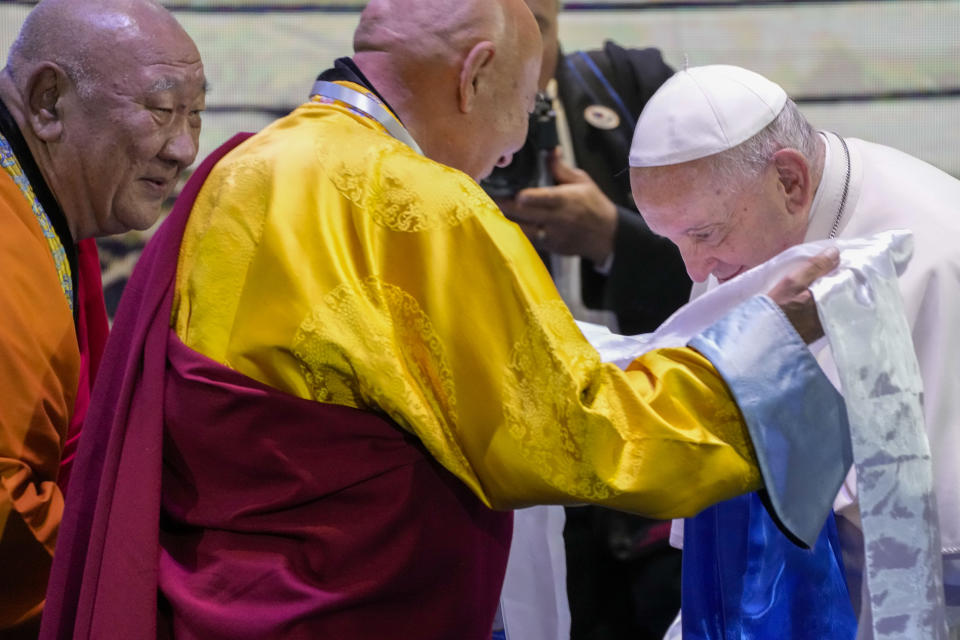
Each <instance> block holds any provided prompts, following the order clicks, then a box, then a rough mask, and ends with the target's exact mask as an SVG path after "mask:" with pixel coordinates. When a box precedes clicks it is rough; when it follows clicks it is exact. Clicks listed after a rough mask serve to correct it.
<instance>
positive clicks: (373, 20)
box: [353, 0, 507, 63]
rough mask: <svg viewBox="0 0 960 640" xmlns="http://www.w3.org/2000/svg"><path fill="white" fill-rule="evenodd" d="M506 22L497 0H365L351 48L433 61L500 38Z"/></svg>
mask: <svg viewBox="0 0 960 640" xmlns="http://www.w3.org/2000/svg"><path fill="white" fill-rule="evenodd" d="M506 28H507V24H506V10H505V7H504V2H501V1H500V0H485V1H484V0H481V1H479V2H478V1H470V0H468V1H464V0H427V1H425V0H370V2H369V3H368V4H367V7H366V8H365V9H364V10H363V13H362V14H361V16H360V24H359V26H358V27H357V30H356V32H355V33H354V39H353V46H354V51H355V52H356V53H364V52H388V53H396V54H401V53H402V54H404V55H406V56H411V57H409V58H408V60H409V61H410V62H412V63H423V62H427V63H431V62H433V63H436V62H437V61H440V60H443V59H445V58H451V57H457V56H460V55H462V54H463V52H465V51H467V50H469V49H470V47H472V46H473V45H474V44H476V43H477V42H480V41H482V40H489V41H492V42H501V41H502V40H503V39H504V36H505V34H506Z"/></svg>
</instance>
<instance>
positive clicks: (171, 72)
mask: <svg viewBox="0 0 960 640" xmlns="http://www.w3.org/2000/svg"><path fill="white" fill-rule="evenodd" d="M98 71H100V73H98V74H96V76H95V77H93V78H92V79H91V82H90V83H89V84H90V87H89V88H88V89H87V90H86V91H83V92H81V94H79V95H77V96H75V98H76V104H77V107H76V109H75V110H73V111H72V112H70V113H69V114H68V115H65V116H64V134H65V135H64V144H63V145H62V150H61V153H62V154H67V155H68V157H67V158H65V159H63V158H61V160H64V161H65V162H68V163H70V162H72V163H73V165H74V168H73V171H74V174H75V178H74V185H73V188H72V189H71V192H72V193H73V194H74V196H75V197H77V198H78V199H80V200H82V201H85V202H87V203H88V205H87V206H89V207H91V209H92V213H91V214H90V215H92V216H93V217H94V218H95V225H96V233H97V234H108V233H119V232H122V231H126V230H128V229H145V228H147V227H149V226H150V225H152V224H153V223H154V222H156V220H157V218H158V217H159V215H160V211H161V205H162V204H163V202H164V200H165V199H166V198H167V197H168V196H170V194H171V192H172V191H173V189H174V187H175V185H176V181H177V178H178V177H179V175H180V173H181V172H182V171H183V170H184V169H185V168H186V167H188V166H189V165H190V164H191V163H192V162H193V160H194V158H195V157H196V155H197V145H198V139H199V135H200V114H201V111H202V110H203V108H204V100H205V92H206V88H205V87H206V81H205V78H204V74H203V65H202V63H201V61H200V54H199V52H198V51H197V49H196V47H195V46H194V44H193V42H192V41H191V40H190V38H189V37H188V36H187V35H186V34H185V33H184V32H182V31H181V30H179V29H176V28H170V29H163V30H160V31H159V32H158V33H156V34H153V36H152V37H149V38H140V39H137V40H131V41H127V42H124V43H121V44H120V45H119V46H118V47H116V48H115V49H113V50H112V51H110V53H109V59H107V57H104V58H102V59H101V61H100V64H99V65H98ZM62 167H63V164H62V163H61V169H60V170H63V168H62ZM67 170H69V169H67ZM61 204H62V205H64V206H65V207H69V206H70V205H71V203H68V202H62V203H61ZM73 204H74V206H77V205H76V204H75V203H73Z"/></svg>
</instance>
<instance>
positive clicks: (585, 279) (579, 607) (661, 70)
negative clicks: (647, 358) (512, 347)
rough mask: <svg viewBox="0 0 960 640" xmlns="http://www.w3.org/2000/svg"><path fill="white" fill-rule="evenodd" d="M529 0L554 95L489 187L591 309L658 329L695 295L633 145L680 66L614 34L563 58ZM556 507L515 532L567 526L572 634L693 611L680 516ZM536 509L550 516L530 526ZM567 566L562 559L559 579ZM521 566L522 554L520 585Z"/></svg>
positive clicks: (631, 631)
mask: <svg viewBox="0 0 960 640" xmlns="http://www.w3.org/2000/svg"><path fill="white" fill-rule="evenodd" d="M526 3H527V5H528V6H529V7H530V9H531V11H532V12H533V14H534V16H535V17H536V19H537V23H538V24H539V26H540V32H541V35H542V36H543V42H544V52H543V63H542V67H541V73H540V89H541V94H540V96H538V101H537V108H536V110H535V112H534V113H533V114H532V115H531V121H530V132H529V134H528V140H527V145H526V147H524V149H523V150H521V151H520V152H519V153H517V154H516V155H515V156H514V161H513V162H512V163H511V164H510V165H509V166H507V167H504V168H502V169H497V170H495V171H494V173H493V175H491V176H490V177H489V178H488V179H487V180H485V181H484V182H483V183H482V184H483V186H484V188H485V189H486V190H487V192H488V193H489V194H490V195H491V196H492V197H493V198H494V199H495V200H496V201H497V202H498V204H499V205H500V206H501V208H502V209H503V211H504V213H505V214H506V215H507V216H508V217H509V218H511V219H512V220H514V221H516V222H517V223H518V224H520V226H521V227H522V228H523V230H524V231H525V232H526V234H527V236H528V237H529V238H530V239H531V241H532V242H533V244H534V246H536V247H537V249H538V251H539V252H540V254H541V257H543V259H544V262H545V263H546V264H547V266H548V268H549V269H550V272H551V274H552V276H553V278H554V282H555V283H556V285H557V289H558V290H559V291H560V294H561V296H562V297H563V299H564V300H565V301H566V303H567V305H568V306H569V307H570V309H571V311H572V312H573V315H574V316H575V317H576V318H577V319H579V320H586V321H589V322H595V323H599V324H605V325H607V326H608V327H610V328H611V329H613V330H617V331H619V332H620V333H625V334H633V333H644V332H650V331H653V330H654V329H655V328H656V327H657V326H659V325H660V323H661V322H663V321H664V320H665V319H666V318H667V317H668V316H669V315H670V314H671V313H672V312H673V311H674V310H676V309H677V308H678V307H680V306H682V305H683V304H684V303H686V301H687V300H688V298H689V294H690V279H689V278H688V277H687V274H686V271H685V269H684V266H683V262H682V260H681V258H680V254H679V252H678V251H677V250H676V248H675V247H674V246H673V245H672V244H671V243H670V242H669V241H667V240H666V239H665V238H662V237H660V236H657V235H655V234H653V233H652V232H651V231H650V230H649V229H648V228H647V226H646V225H645V223H644V222H643V219H642V218H641V217H640V215H639V214H638V213H637V211H636V209H635V208H634V204H633V197H632V195H631V193H630V180H629V171H628V170H627V156H628V153H629V149H630V144H631V140H632V137H633V129H634V125H635V123H636V117H637V116H638V115H639V113H640V111H641V110H642V109H643V106H644V105H645V104H646V102H647V100H648V99H649V97H650V96H651V95H653V93H654V92H655V91H656V90H657V88H658V87H659V86H660V85H661V84H662V83H663V82H664V81H666V80H667V78H669V77H670V76H671V75H673V70H672V69H671V68H670V67H669V66H667V65H666V64H665V63H664V62H663V59H662V58H661V55H660V52H659V51H657V50H656V49H642V50H639V49H624V48H622V47H619V46H617V45H616V44H614V43H612V42H609V41H608V42H606V43H605V45H604V48H603V50H600V51H591V52H575V53H572V54H569V55H562V54H561V52H560V47H559V42H558V37H557V14H558V12H559V6H558V5H559V2H558V0H526ZM575 167H578V168H575ZM550 509H559V508H558V507H537V508H535V510H542V511H535V510H532V511H531V513H529V514H523V512H522V511H521V512H518V517H517V520H516V522H517V523H518V525H517V527H515V533H514V539H515V546H516V547H517V553H518V556H519V555H523V554H522V553H521V552H520V548H521V546H522V544H523V543H522V541H523V540H526V539H527V538H529V539H530V541H531V546H532V547H533V549H536V548H537V547H547V546H548V545H550V540H549V537H550V535H551V534H550V530H551V528H552V530H555V531H559V530H560V529H561V528H562V530H563V536H564V542H565V546H566V576H567V577H566V583H567V596H568V599H569V607H570V617H571V619H572V620H570V621H567V620H566V619H565V618H564V616H565V612H563V611H560V613H559V616H560V618H559V621H558V622H557V623H556V626H557V627H558V635H559V636H563V635H564V628H565V625H566V624H570V628H571V633H570V637H571V638H572V639H573V640H587V639H590V640H595V639H601V638H603V639H607V638H610V639H613V638H617V639H619V638H625V637H629V638H632V639H637V640H643V639H645V638H657V639H659V638H661V637H662V636H663V633H664V631H665V630H666V629H667V627H668V626H669V625H670V622H671V620H672V618H673V616H674V615H675V613H676V612H677V611H678V610H679V608H680V552H679V551H677V550H676V549H673V548H671V547H670V546H669V544H668V540H667V538H668V535H669V523H661V522H658V521H651V520H647V519H644V518H640V517H638V516H634V515H630V514H625V513H621V512H618V511H612V510H609V509H603V508H599V507H573V508H567V509H566V525H565V526H564V525H563V523H562V521H563V517H562V514H560V515H559V516H558V514H556V513H550V512H548V511H545V510H550ZM524 511H526V510H524ZM525 519H526V520H529V521H532V522H534V523H537V524H535V525H533V526H531V527H530V528H528V529H526V530H524V531H521V530H520V529H519V527H520V526H522V525H520V524H519V523H520V522H521V521H523V520H525ZM558 520H559V522H558ZM544 523H546V524H544ZM538 526H539V527H541V529H537V527H538ZM543 529H546V530H543ZM531 530H533V533H531ZM557 535H559V534H557ZM533 549H531V552H533ZM541 553H542V552H541ZM513 562H514V561H513V556H511V563H513ZM518 564H519V563H518ZM540 564H541V565H543V564H547V563H546V562H541V563H540ZM562 564H563V558H560V559H559V560H558V559H556V558H554V559H553V560H552V561H550V562H549V565H550V566H552V568H553V574H554V576H556V579H557V580H562V579H563V578H562V575H563V568H562ZM557 565H560V566H559V567H558V566H557ZM511 571H512V564H511V566H510V567H508V581H507V582H508V585H509V584H511V580H510V575H511ZM516 583H522V580H518V581H516ZM541 586H542V585H541ZM535 591H538V592H543V591H545V589H536V590H535ZM507 595H508V594H507V593H505V604H506V606H505V608H504V614H505V617H507V618H509V616H508V615H507V614H509V612H510V609H509V599H508V598H506V596H507ZM530 597H531V599H533V596H530ZM545 599H546V600H550V598H549V597H548V598H545ZM560 599H561V598H558V600H560ZM560 608H562V607H560ZM541 617H546V616H541ZM506 626H507V629H508V635H511V636H512V635H515V634H510V633H509V629H510V624H509V623H508V624H506ZM523 631H524V633H525V635H527V636H530V635H532V634H534V633H535V632H534V631H532V630H531V631H527V630H526V629H524V630H523ZM538 631H540V630H538ZM553 633H554V632H553V631H551V630H549V629H546V630H542V631H540V632H539V633H538V634H537V635H538V637H552V635H553Z"/></svg>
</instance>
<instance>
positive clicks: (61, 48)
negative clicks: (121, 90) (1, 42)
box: [7, 0, 199, 95]
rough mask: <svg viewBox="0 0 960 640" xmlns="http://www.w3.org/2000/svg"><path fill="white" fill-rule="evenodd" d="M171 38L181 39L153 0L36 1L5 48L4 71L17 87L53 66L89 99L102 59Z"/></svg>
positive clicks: (180, 31)
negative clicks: (46, 65)
mask: <svg viewBox="0 0 960 640" xmlns="http://www.w3.org/2000/svg"><path fill="white" fill-rule="evenodd" d="M171 34H182V35H183V36H184V37H186V33H185V32H184V31H183V29H182V28H181V27H180V25H179V24H178V23H177V21H176V19H174V17H173V16H172V15H171V14H170V12H169V11H167V10H166V9H165V8H164V7H163V6H161V5H160V4H158V3H157V2H154V1H153V0H84V1H83V2H77V1H76V0H42V1H41V2H40V3H38V4H37V6H36V7H35V8H34V9H33V11H31V12H30V14H29V15H28V16H27V19H26V21H24V24H23V27H22V28H21V30H20V34H19V35H18V37H17V39H16V40H15V41H14V43H13V45H12V46H11V47H10V52H9V55H8V57H7V72H8V73H9V74H10V76H11V77H12V78H13V80H14V82H15V83H16V84H17V86H18V87H19V88H22V87H23V86H24V83H25V82H26V81H27V78H28V77H29V75H30V73H31V71H32V70H33V69H35V68H36V67H37V66H38V65H40V64H43V63H55V64H57V65H58V66H60V67H61V68H62V69H63V70H64V72H65V73H66V74H67V75H68V76H69V77H70V79H71V80H72V81H73V82H74V83H75V84H76V85H77V89H78V91H80V92H81V93H82V94H84V95H89V94H90V93H91V91H92V85H94V84H95V83H96V82H97V81H99V80H101V79H102V78H103V76H104V64H103V63H104V60H105V58H110V57H115V56H116V55H118V53H120V52H122V51H123V50H124V49H125V48H126V47H130V46H138V47H139V46H148V43H150V42H151V41H153V40H155V39H156V38H157V37H164V36H169V35H171ZM198 55H199V54H198Z"/></svg>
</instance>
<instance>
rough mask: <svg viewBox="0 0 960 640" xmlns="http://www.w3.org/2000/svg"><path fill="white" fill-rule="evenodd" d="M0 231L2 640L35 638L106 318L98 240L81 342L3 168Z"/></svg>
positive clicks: (43, 247) (45, 252)
mask: <svg viewBox="0 0 960 640" xmlns="http://www.w3.org/2000/svg"><path fill="white" fill-rule="evenodd" d="M0 229H2V230H3V231H2V233H0V318H2V321H0V581H2V583H3V588H2V589H0V593H2V596H0V636H2V637H4V638H8V637H14V634H15V633H18V632H20V633H23V634H24V635H28V634H30V633H31V632H32V633H33V635H34V637H35V633H36V628H37V627H36V626H35V625H36V624H37V623H38V621H39V615H40V612H41V610H42V608H43V602H44V595H45V592H46V587H47V578H48V575H49V572H50V567H51V563H52V556H53V549H54V544H55V543H56V538H57V531H58V529H59V526H60V519H61V516H62V515H63V493H62V490H61V487H60V486H58V484H57V482H58V480H61V484H62V480H63V478H62V477H61V475H62V471H61V470H60V463H61V457H62V454H63V450H64V445H65V443H66V440H67V438H68V433H69V435H70V438H71V439H72V440H75V438H76V436H77V435H78V433H79V422H80V420H81V419H82V413H83V412H85V410H86V401H87V398H88V397H89V387H90V386H91V384H92V378H93V376H92V372H94V371H95V370H96V364H97V362H98V361H99V356H100V352H101V351H102V348H103V341H104V339H105V337H106V333H105V330H106V316H105V312H104V311H103V293H102V289H100V288H99V271H98V270H96V267H97V266H98V265H97V262H96V253H95V245H93V241H92V240H89V241H85V243H84V247H83V248H85V249H87V250H88V253H87V254H86V255H85V258H86V262H85V263H84V264H86V266H87V270H86V271H91V270H92V271H93V273H90V274H88V275H90V276H91V277H92V280H91V283H88V285H89V286H88V295H87V296H86V300H85V299H84V298H85V296H84V295H83V287H82V285H81V287H80V295H79V296H78V304H79V305H80V306H81V307H85V309H83V308H81V309H80V310H79V312H78V318H79V322H80V326H81V328H82V329H83V331H81V335H82V336H83V337H82V338H81V342H82V344H81V343H78V337H77V336H78V331H77V326H76V325H75V323H74V317H73V313H72V312H71V310H70V307H69V305H68V303H67V300H66V299H65V297H64V293H63V290H62V288H61V284H60V275H58V273H57V268H56V266H55V265H54V260H53V258H52V256H51V253H50V248H49V245H48V241H47V239H46V238H45V237H44V234H43V231H42V230H41V227H40V224H39V223H38V221H37V218H36V216H35V214H34V212H33V211H32V209H31V204H30V203H29V202H28V201H27V199H26V198H25V197H24V194H23V193H22V192H21V190H20V189H19V187H18V186H17V184H16V183H15V182H14V180H13V179H12V178H11V177H10V176H9V175H8V174H7V173H5V172H2V171H0ZM90 251H92V253H90ZM81 252H82V249H81ZM78 270H79V269H78ZM85 310H86V313H85ZM91 310H92V312H93V313H90V311H91ZM87 329H89V330H90V331H89V332H88V331H87ZM91 338H92V339H91ZM81 351H84V353H85V355H84V356H83V357H82V356H81ZM78 391H79V395H80V399H79V401H78V397H77V396H78ZM14 628H16V629H17V631H14V630H13V629H14Z"/></svg>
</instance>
